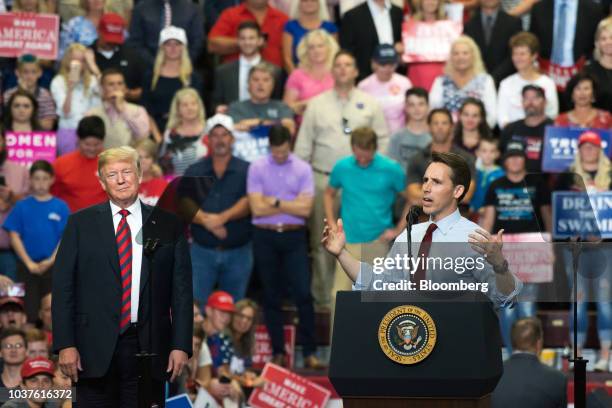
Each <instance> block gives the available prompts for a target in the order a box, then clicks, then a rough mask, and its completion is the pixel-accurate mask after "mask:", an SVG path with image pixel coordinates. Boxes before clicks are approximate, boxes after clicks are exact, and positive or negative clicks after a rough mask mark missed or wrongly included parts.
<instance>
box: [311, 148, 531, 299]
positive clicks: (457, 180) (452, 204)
mask: <svg viewBox="0 0 612 408" xmlns="http://www.w3.org/2000/svg"><path fill="white" fill-rule="evenodd" d="M469 185H470V170H469V167H468V164H467V162H466V161H465V160H464V159H463V158H462V157H461V156H459V155H458V154H455V153H432V160H431V163H430V164H429V165H428V167H427V169H426V170H425V175H424V176H423V185H422V189H423V201H422V204H423V212H424V213H425V214H426V215H428V216H429V221H428V222H424V223H421V224H416V225H414V226H413V227H412V229H411V231H412V234H411V235H412V237H411V238H412V245H411V247H412V246H414V245H417V244H419V246H418V252H417V253H416V254H417V256H415V257H414V258H412V259H413V260H414V261H413V262H415V263H411V262H410V259H406V253H407V250H408V234H407V232H406V231H404V232H402V234H400V235H399V236H398V237H397V239H396V240H395V242H394V244H393V247H392V248H391V251H390V252H389V254H388V255H387V257H386V259H385V260H384V261H389V260H390V263H391V264H393V266H392V267H389V263H388V262H383V263H381V264H383V265H384V267H383V266H381V264H379V265H378V270H376V266H377V265H375V266H374V268H373V267H372V265H368V264H366V263H364V262H360V261H359V260H357V259H355V258H354V257H353V256H352V255H351V254H350V253H349V252H348V251H347V250H346V248H345V242H346V237H345V234H344V230H343V225H342V220H341V219H338V221H337V223H336V224H335V225H333V224H331V225H330V224H328V223H326V227H325V228H324V230H323V239H322V240H321V242H322V243H323V245H324V246H325V248H326V249H327V251H329V252H330V253H331V254H332V255H334V256H336V258H337V259H338V262H339V263H340V265H341V266H342V268H343V269H344V271H345V272H346V274H347V275H348V277H349V278H350V279H351V280H352V281H353V282H354V284H353V289H355V290H398V288H399V290H419V289H423V288H430V287H431V286H432V285H431V284H432V283H435V284H438V285H439V286H440V284H448V285H447V286H448V287H452V289H448V290H458V289H457V288H458V287H460V286H459V285H463V286H461V287H466V288H469V289H470V290H474V289H473V288H478V289H476V290H480V291H482V292H485V294H486V295H488V296H489V298H490V299H491V300H492V301H493V303H494V304H495V305H496V306H497V307H499V306H506V305H508V304H511V303H512V302H513V301H514V299H515V298H516V296H517V295H518V293H519V292H520V290H521V287H522V282H521V281H520V280H518V278H516V276H514V275H513V274H512V272H510V270H509V269H508V262H507V261H506V260H505V259H504V256H503V254H502V245H503V240H502V234H503V230H500V231H499V232H498V233H497V235H491V234H489V233H488V232H487V231H484V230H482V229H480V228H479V227H478V225H477V224H475V223H473V222H471V221H469V220H467V219H466V218H464V217H462V216H461V214H460V213H459V209H458V203H460V202H461V200H462V199H463V197H464V196H465V194H466V193H467V190H468V188H469ZM432 243H434V244H438V245H439V248H438V249H440V248H442V251H438V252H439V253H441V254H445V255H443V256H446V257H445V258H444V259H445V260H447V259H449V257H448V256H449V254H452V255H455V256H454V257H453V258H450V259H451V261H452V260H453V259H454V260H459V258H460V257H462V258H463V261H465V263H463V262H462V264H461V265H462V266H461V268H458V267H454V268H446V267H444V268H439V267H438V268H428V267H427V265H428V264H429V261H430V260H432V258H433V255H434V253H435V251H433V249H432ZM415 248H416V247H415ZM433 248H436V245H433ZM430 249H432V253H430ZM457 249H459V251H458V252H457ZM402 258H403V259H402ZM483 258H484V259H485V260H486V261H484V260H483ZM466 259H471V261H466ZM479 260H480V262H479ZM394 261H397V262H395V263H394ZM406 261H408V264H406ZM445 262H447V261H445ZM451 263H452V262H451ZM468 264H469V265H471V267H467V266H468ZM406 265H408V267H409V272H408V271H407V268H406ZM433 265H435V262H434V263H433ZM439 265H440V266H441V263H440V264H439ZM456 265H459V263H458V262H457V263H456ZM453 285H454V286H453ZM426 290H428V289H426Z"/></svg>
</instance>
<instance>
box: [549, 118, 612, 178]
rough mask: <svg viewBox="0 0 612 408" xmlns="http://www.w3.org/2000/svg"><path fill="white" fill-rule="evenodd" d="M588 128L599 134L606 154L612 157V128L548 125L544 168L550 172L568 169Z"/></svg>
mask: <svg viewBox="0 0 612 408" xmlns="http://www.w3.org/2000/svg"><path fill="white" fill-rule="evenodd" d="M587 130H592V131H593V132H597V134H599V136H600V137H601V146H602V147H603V149H604V152H605V154H606V156H608V157H610V141H611V140H612V132H611V131H610V130H606V129H585V128H566V127H555V126H547V127H546V133H545V134H544V149H543V157H542V170H543V171H545V172H550V173H561V172H563V171H566V170H567V169H568V168H569V166H570V165H571V164H572V163H573V162H574V158H575V157H576V154H577V153H578V138H579V137H580V135H581V134H582V133H584V132H586V131H587Z"/></svg>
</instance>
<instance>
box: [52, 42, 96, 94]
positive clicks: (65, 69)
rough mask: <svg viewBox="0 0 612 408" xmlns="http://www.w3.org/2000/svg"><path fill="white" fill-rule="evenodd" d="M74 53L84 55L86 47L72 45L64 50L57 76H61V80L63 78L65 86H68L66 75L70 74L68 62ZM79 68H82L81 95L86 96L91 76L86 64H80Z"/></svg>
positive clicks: (76, 44) (77, 44)
mask: <svg viewBox="0 0 612 408" xmlns="http://www.w3.org/2000/svg"><path fill="white" fill-rule="evenodd" d="M75 51H77V52H78V51H80V52H82V53H83V54H85V52H86V51H87V47H85V46H84V45H83V44H79V43H72V44H70V46H69V47H68V48H67V49H66V52H65V53H64V57H63V58H62V62H61V63H60V69H59V72H58V75H61V76H62V78H64V81H65V83H66V84H68V74H69V72H70V61H72V53H73V52H75ZM81 66H82V67H83V77H82V80H83V88H84V89H83V93H84V94H85V95H87V93H88V92H89V87H90V85H91V81H92V75H91V72H90V71H89V67H88V66H87V64H86V63H81Z"/></svg>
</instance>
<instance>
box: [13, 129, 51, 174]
mask: <svg viewBox="0 0 612 408" xmlns="http://www.w3.org/2000/svg"><path fill="white" fill-rule="evenodd" d="M4 142H5V144H6V149H7V151H8V158H9V159H10V160H12V161H14V162H17V163H19V164H22V165H24V166H29V165H31V164H32V163H34V162H35V161H36V160H46V161H48V162H49V163H52V162H53V161H54V160H55V149H56V147H55V146H56V144H57V138H56V136H55V132H6V134H5V141H4Z"/></svg>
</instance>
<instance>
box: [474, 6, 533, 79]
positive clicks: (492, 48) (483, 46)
mask: <svg viewBox="0 0 612 408" xmlns="http://www.w3.org/2000/svg"><path fill="white" fill-rule="evenodd" d="M500 3H501V2H500V0H480V8H478V9H477V10H476V11H475V12H474V15H473V16H472V18H471V19H470V20H469V21H468V22H467V24H466V25H465V27H464V29H463V33H464V34H466V35H469V36H470V37H472V38H473V39H474V41H476V44H478V48H480V53H481V54H482V60H483V61H484V63H485V66H486V68H487V71H488V72H489V74H490V75H491V76H492V77H493V79H494V80H495V84H496V85H497V86H499V83H500V82H501V80H502V79H504V78H506V77H507V76H509V75H512V74H513V73H514V71H515V69H514V66H513V65H512V58H511V51H510V46H509V45H508V42H509V41H510V38H511V37H512V36H513V35H515V34H516V33H518V32H520V31H522V23H521V19H520V18H517V17H513V16H511V15H509V14H507V13H506V12H505V11H504V10H502V8H501V7H500Z"/></svg>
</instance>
